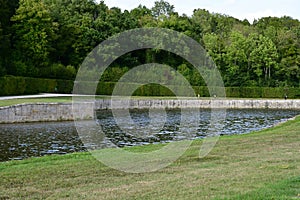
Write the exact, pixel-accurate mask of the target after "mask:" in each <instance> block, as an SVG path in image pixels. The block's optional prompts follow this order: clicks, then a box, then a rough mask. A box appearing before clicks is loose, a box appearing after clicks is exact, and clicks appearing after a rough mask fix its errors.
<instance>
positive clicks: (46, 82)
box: [0, 76, 300, 99]
mask: <svg viewBox="0 0 300 200" xmlns="http://www.w3.org/2000/svg"><path fill="white" fill-rule="evenodd" d="M93 85H94V84H93V83H88V82H87V83H86V84H84V85H83V86H84V87H82V88H81V89H80V90H79V91H81V92H82V94H90V93H91V92H93V91H90V90H91V89H94V88H92V86H93ZM115 86H116V83H114V82H99V83H98V87H97V88H96V94H97V95H111V94H112V93H113V90H114V88H115ZM119 86H120V87H121V88H120V90H119V91H120V92H119V93H117V95H131V94H128V93H127V92H126V91H131V90H132V88H136V89H135V90H134V91H132V92H133V95H135V96H175V94H174V93H177V94H185V89H186V88H184V87H183V86H176V87H174V88H175V90H176V92H173V91H172V90H171V89H169V88H167V87H164V86H161V85H158V84H148V85H143V86H140V85H138V84H135V83H130V84H119ZM193 89H194V92H195V95H200V96H201V97H209V96H211V95H214V90H216V91H217V90H218V88H213V90H212V91H211V93H212V94H210V93H209V90H208V88H207V87H205V86H193ZM219 89H220V88H219ZM225 90H226V96H227V97H235V98H284V96H285V95H287V96H288V98H292V99H293V98H300V88H283V87H278V88H261V87H227V88H225ZM72 91H73V81H71V80H57V79H40V78H28V77H15V76H5V77H0V96H9V95H22V94H37V93H54V92H55V93H65V94H69V93H72Z"/></svg>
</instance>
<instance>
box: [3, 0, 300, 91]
mask: <svg viewBox="0 0 300 200" xmlns="http://www.w3.org/2000/svg"><path fill="white" fill-rule="evenodd" d="M140 27H162V28H167V29H172V30H176V31H179V32H181V33H184V34H186V35H188V36H190V37H192V38H193V39H195V40H196V41H198V42H200V44H202V45H203V46H204V47H205V49H206V50H207V52H208V53H209V55H210V56H211V57H212V59H213V61H214V62H215V64H216V65H217V67H218V69H219V71H220V73H221V75H222V77H223V80H224V84H225V86H227V87H238V88H239V87H243V88H246V87H295V88H297V87H299V86H300V85H299V84H300V22H299V20H296V19H292V18H291V17H288V16H284V17H281V18H278V17H265V18H261V19H259V20H256V21H255V22H254V23H253V24H250V23H249V22H248V21H247V20H243V21H241V20H238V19H235V18H233V17H231V16H228V15H224V14H219V13H211V12H209V11H207V10H205V9H201V8H196V9H195V10H194V13H193V15H192V16H191V17H189V16H186V15H179V14H178V13H176V12H175V7H174V6H173V5H171V4H170V3H168V2H167V1H164V0H159V1H156V2H155V3H154V5H153V7H152V8H147V7H146V6H143V5H139V6H138V7H136V8H134V9H133V10H131V11H127V10H125V11H122V10H121V9H120V8H117V7H112V8H109V7H108V6H107V5H106V4H105V2H104V1H101V2H96V1H94V0H59V1H58V0H55V1H53V0H43V1H40V0H10V1H7V0H0V76H5V75H15V76H26V77H41V78H54V79H71V80H72V79H74V78H75V76H76V71H77V70H78V68H79V67H80V65H81V63H82V62H83V60H84V59H85V57H86V56H87V54H88V53H89V52H90V51H91V50H92V49H93V48H94V47H95V46H97V45H98V44H99V43H101V42H102V41H104V40H106V39H107V38H109V37H110V36H113V35H115V34H117V33H120V32H122V31H125V30H130V29H134V28H140ZM156 42H158V41H156ZM171 42H173V43H174V44H176V46H175V48H178V49H181V47H182V45H183V44H181V43H180V42H178V40H176V39H174V38H172V39H171ZM183 51H184V52H183V53H184V54H189V51H188V50H186V49H183ZM153 62H155V63H161V64H167V65H170V66H172V67H173V68H174V69H176V70H177V69H178V71H179V72H180V73H183V74H184V76H185V77H186V79H187V80H188V81H189V82H190V83H191V85H193V86H205V85H206V84H205V83H204V81H203V78H202V76H201V75H200V74H199V73H198V72H197V71H196V70H195V69H193V68H192V66H190V65H189V64H188V63H187V61H185V60H184V59H182V58H180V57H179V56H177V55H174V54H172V53H170V52H165V51H163V50H160V49H154V50H153V49H142V50H137V51H134V52H130V53H128V54H126V55H123V56H121V57H120V58H119V59H117V60H116V61H115V62H114V63H113V64H112V66H111V68H110V69H109V70H107V71H106V72H105V73H104V75H103V77H101V82H103V81H105V82H116V81H117V80H118V79H119V78H120V77H121V76H122V75H123V74H125V73H126V72H127V71H128V70H129V69H131V68H133V67H134V66H137V65H142V64H146V63H153ZM90 73H91V74H93V73H94V72H90ZM105 91H106V90H105ZM254 95H255V96H258V95H256V93H255V94H254ZM260 96H263V95H262V94H261V95H260Z"/></svg>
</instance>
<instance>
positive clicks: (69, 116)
mask: <svg viewBox="0 0 300 200" xmlns="http://www.w3.org/2000/svg"><path fill="white" fill-rule="evenodd" d="M125 105H126V103H124V101H122V100H115V101H114V104H113V107H114V108H119V109H124V108H126V106H125ZM129 105H130V108H137V109H143V108H181V107H182V108H197V107H198V108H228V109H236V108H240V109H300V100H254V99H253V100H251V99H247V100H246V99H245V100H217V99H213V100H199V99H190V100H182V99H180V100H159V99H157V100H131V101H130V104H129ZM111 107H112V106H111V101H110V100H109V99H103V100H97V102H96V103H82V104H76V105H75V108H76V109H74V111H75V116H76V118H77V119H91V118H93V117H94V110H95V109H96V110H101V109H110V108H111ZM68 120H74V115H73V109H72V103H37V104H19V105H14V106H6V107H1V108H0V123H19V122H46V121H68Z"/></svg>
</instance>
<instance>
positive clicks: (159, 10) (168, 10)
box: [151, 0, 174, 19]
mask: <svg viewBox="0 0 300 200" xmlns="http://www.w3.org/2000/svg"><path fill="white" fill-rule="evenodd" d="M151 10H152V15H153V16H154V17H155V18H156V19H158V18H159V17H161V16H165V17H170V16H171V15H172V14H173V13H174V6H173V5H171V4H169V3H168V2H167V1H164V0H160V1H155V2H154V7H152V9H151Z"/></svg>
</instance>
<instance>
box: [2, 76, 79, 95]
mask: <svg viewBox="0 0 300 200" xmlns="http://www.w3.org/2000/svg"><path fill="white" fill-rule="evenodd" d="M0 88H1V90H0V96H10V95H23V94H38V93H53V92H57V93H71V92H72V90H73V81H68V80H59V79H41V78H30V77H16V76H4V77H0Z"/></svg>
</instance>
